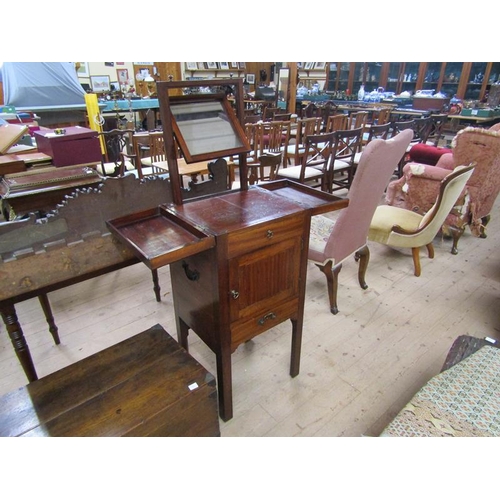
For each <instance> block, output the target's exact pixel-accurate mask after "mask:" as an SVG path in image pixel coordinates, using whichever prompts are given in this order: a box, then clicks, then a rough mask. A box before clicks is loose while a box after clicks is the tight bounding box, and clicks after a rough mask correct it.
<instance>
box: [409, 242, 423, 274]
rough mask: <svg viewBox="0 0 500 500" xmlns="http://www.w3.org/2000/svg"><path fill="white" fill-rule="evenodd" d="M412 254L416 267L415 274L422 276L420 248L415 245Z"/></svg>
mask: <svg viewBox="0 0 500 500" xmlns="http://www.w3.org/2000/svg"><path fill="white" fill-rule="evenodd" d="M411 254H412V256H413V266H414V267H415V276H420V273H421V269H420V248H419V247H414V248H412V249H411Z"/></svg>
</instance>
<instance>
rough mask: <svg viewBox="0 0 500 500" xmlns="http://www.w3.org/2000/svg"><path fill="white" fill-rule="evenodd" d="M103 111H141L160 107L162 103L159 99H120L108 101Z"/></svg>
mask: <svg viewBox="0 0 500 500" xmlns="http://www.w3.org/2000/svg"><path fill="white" fill-rule="evenodd" d="M105 104H106V106H105V108H103V110H102V112H103V113H111V112H113V111H130V109H132V111H141V110H145V111H147V110H148V109H159V108H160V104H159V103H158V99H131V100H130V101H129V100H128V99H118V100H116V101H114V100H113V101H107V102H106V103H105Z"/></svg>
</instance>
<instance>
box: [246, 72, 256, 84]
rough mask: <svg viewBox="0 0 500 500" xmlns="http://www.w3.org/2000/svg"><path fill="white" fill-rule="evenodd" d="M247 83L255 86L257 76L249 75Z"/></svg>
mask: <svg viewBox="0 0 500 500" xmlns="http://www.w3.org/2000/svg"><path fill="white" fill-rule="evenodd" d="M247 82H248V83H249V84H250V85H254V84H255V75H254V74H253V73H247Z"/></svg>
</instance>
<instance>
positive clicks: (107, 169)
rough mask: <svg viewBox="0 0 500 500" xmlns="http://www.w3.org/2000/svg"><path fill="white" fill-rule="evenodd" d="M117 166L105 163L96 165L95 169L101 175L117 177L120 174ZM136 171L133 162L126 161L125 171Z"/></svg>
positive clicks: (112, 163)
mask: <svg viewBox="0 0 500 500" xmlns="http://www.w3.org/2000/svg"><path fill="white" fill-rule="evenodd" d="M116 168H117V165H116V163H114V162H109V163H104V164H103V165H96V167H95V169H96V170H97V172H99V173H100V174H101V175H115V174H118V172H117V171H116ZM130 170H135V167H134V165H133V163H132V162H131V161H128V160H126V161H125V171H127V172H128V171H130Z"/></svg>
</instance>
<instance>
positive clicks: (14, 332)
mask: <svg viewBox="0 0 500 500" xmlns="http://www.w3.org/2000/svg"><path fill="white" fill-rule="evenodd" d="M1 314H2V319H3V322H4V323H5V326H6V328H7V333H8V334H9V337H10V340H11V341H12V345H13V346H14V350H15V351H16V355H17V358H18V359H19V362H20V363H21V366H22V367H23V370H24V373H25V374H26V376H27V377H28V380H29V381H30V382H33V381H34V380H38V375H37V374H36V370H35V365H34V364H33V360H32V358H31V353H30V350H29V347H28V344H27V343H26V339H25V338H24V332H23V330H22V328H21V325H20V324H19V320H18V319H17V314H16V308H15V307H14V305H13V304H12V305H7V306H2V310H1Z"/></svg>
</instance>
